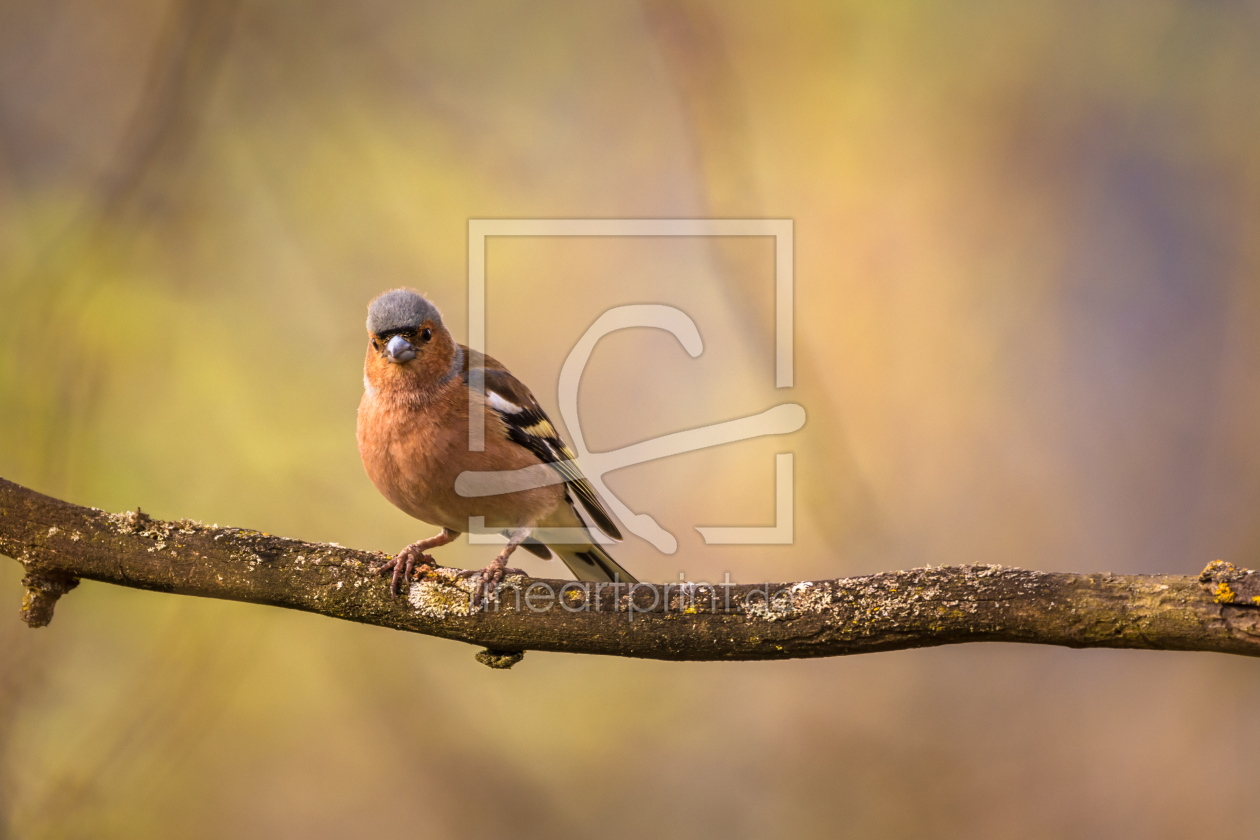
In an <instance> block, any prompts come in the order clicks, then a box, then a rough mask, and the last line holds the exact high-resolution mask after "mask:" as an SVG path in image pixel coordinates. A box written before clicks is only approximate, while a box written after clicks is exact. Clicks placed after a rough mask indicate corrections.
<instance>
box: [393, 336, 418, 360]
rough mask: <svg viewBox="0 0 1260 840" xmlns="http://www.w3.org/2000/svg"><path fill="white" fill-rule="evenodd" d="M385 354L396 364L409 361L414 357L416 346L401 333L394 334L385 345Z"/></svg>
mask: <svg viewBox="0 0 1260 840" xmlns="http://www.w3.org/2000/svg"><path fill="white" fill-rule="evenodd" d="M385 356H386V357H387V358H388V359H389V360H390V362H392V363H393V364H396V365H401V364H402V363H403V362H410V361H411V360H412V359H414V358H415V357H416V348H415V347H414V346H413V345H412V343H411V342H410V341H408V340H407V339H405V338H403V337H402V336H401V335H396V336H394V337H393V338H391V339H390V340H389V343H388V344H386V345H385Z"/></svg>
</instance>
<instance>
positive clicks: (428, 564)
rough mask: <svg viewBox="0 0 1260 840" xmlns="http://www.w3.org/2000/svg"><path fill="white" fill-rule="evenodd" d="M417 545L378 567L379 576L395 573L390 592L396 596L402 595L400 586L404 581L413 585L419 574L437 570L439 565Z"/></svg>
mask: <svg viewBox="0 0 1260 840" xmlns="http://www.w3.org/2000/svg"><path fill="white" fill-rule="evenodd" d="M417 545H418V544H417V543H412V544H411V545H409V546H407V547H406V548H404V549H403V550H402V551H400V552H398V555H397V556H395V557H394V558H393V559H392V560H386V561H385V562H384V563H382V564H381V565H379V566H377V567H376V573H377V574H378V575H384V574H389V573H390V572H393V577H391V578H390V581H389V591H390V592H392V593H393V594H394V595H398V594H400V593H401V591H402V590H401V589H400V588H399V586H398V584H399V582H400V581H402V580H406V581H407V582H408V583H411V581H412V580H414V579H415V577H416V573H417V572H423V571H425V570H430V571H431V570H433V569H435V568H437V563H434V562H433V558H432V557H431V556H430V555H428V554H425V553H424V549H422V548H418V547H417Z"/></svg>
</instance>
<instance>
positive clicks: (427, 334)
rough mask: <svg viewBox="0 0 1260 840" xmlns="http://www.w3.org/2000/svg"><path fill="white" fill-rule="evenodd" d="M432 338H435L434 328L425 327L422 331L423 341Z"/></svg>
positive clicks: (421, 338)
mask: <svg viewBox="0 0 1260 840" xmlns="http://www.w3.org/2000/svg"><path fill="white" fill-rule="evenodd" d="M430 338H433V330H431V329H429V328H428V327H425V328H424V329H423V330H422V331H421V332H420V340H421V341H428V340H429V339H430Z"/></svg>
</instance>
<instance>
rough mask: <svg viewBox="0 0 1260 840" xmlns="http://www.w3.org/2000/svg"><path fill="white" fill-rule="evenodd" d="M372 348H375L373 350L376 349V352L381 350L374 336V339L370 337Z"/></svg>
mask: <svg viewBox="0 0 1260 840" xmlns="http://www.w3.org/2000/svg"><path fill="white" fill-rule="evenodd" d="M372 349H373V350H375V351H376V352H378V353H379V352H380V351H381V345H379V344H377V343H376V339H375V338H374V339H372Z"/></svg>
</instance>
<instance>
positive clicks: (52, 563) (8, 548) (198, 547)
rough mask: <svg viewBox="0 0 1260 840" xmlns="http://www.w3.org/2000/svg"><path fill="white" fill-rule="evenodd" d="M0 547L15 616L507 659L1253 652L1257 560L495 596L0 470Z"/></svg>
mask: <svg viewBox="0 0 1260 840" xmlns="http://www.w3.org/2000/svg"><path fill="white" fill-rule="evenodd" d="M0 552H3V553H5V554H7V555H9V556H11V557H13V558H15V559H17V560H18V561H19V562H20V563H22V565H23V566H24V567H25V569H26V577H25V578H24V579H23V583H24V584H25V585H26V587H27V594H26V597H25V598H24V599H23V607H22V617H23V619H24V620H26V621H27V623H28V624H30V626H32V627H38V626H42V625H44V624H47V623H48V621H49V620H51V618H52V610H53V605H54V604H55V602H56V600H57V598H58V597H60V596H61V595H63V594H64V593H66V592H68V591H69V590H70V589H71V588H73V587H74V585H75V584H76V583H77V582H78V581H79V580H80V579H85V580H94V581H100V582H103V583H112V584H116V585H119V586H129V587H133V588H136V589H148V590H152V591H156V592H170V593H177V594H181V595H199V596H202V597H207V598H224V599H228V600H234V601H248V602H251V603H258V604H268V605H271V606H277V607H287V608H289V609H296V610H304V611H306V612H313V613H319V614H321V615H327V616H333V617H336V618H343V619H346V620H349V621H358V622H362V623H364V624H377V625H380V626H383V627H393V628H395V629H398V630H409V631H411V632H414V633H424V634H427V635H431V636H441V637H443V638H447V639H456V640H459V641H463V642H468V643H471V644H476V645H481V646H484V647H485V648H487V650H486V651H484V652H483V653H482V654H481V655H479V656H478V659H479V660H480V661H482V662H483V663H485V664H487V665H489V666H491V667H496V668H507V667H511V666H512V665H513V664H515V663H516V662H517V661H519V659H520V654H521V653H522V652H524V651H527V650H548V651H564V652H568V653H593V654H604V655H612V656H633V657H644V658H649V659H673V660H751V659H790V658H797V657H815V656H843V655H847V654H854V653H870V652H874V651H884V650H897V649H902V648H915V647H929V646H933V645H947V644H957V643H960V642H1025V643H1032V644H1049V645H1064V646H1067V647H1078V648H1083V647H1109V648H1145V649H1151V650H1202V651H1217V652H1220V653H1237V654H1244V655H1249V656H1260V574H1256V573H1255V572H1252V571H1247V570H1242V569H1235V568H1234V567H1233V566H1231V565H1230V564H1227V563H1221V562H1219V561H1217V562H1214V563H1212V564H1210V565H1209V566H1208V567H1207V568H1206V569H1205V570H1204V571H1203V573H1202V574H1201V575H1199V576H1197V577H1189V576H1184V575H1112V574H1065V573H1051V572H1037V571H1028V570H1024V569H1015V568H1008V567H1003V566H953V567H936V568H924V569H911V570H909V571H900V572H884V573H881V574H875V575H869V576H866V577H859V578H847V579H839V580H816V581H800V582H796V583H778V584H751V585H750V584H730V583H715V585H711V586H705V585H691V586H684V585H681V584H677V583H671V584H664V585H654V584H638V585H636V586H634V587H633V589H632V590H630V591H628V587H626V586H625V585H620V586H616V587H614V586H613V585H611V584H583V583H577V582H575V581H558V580H541V579H533V578H523V577H509V578H508V579H507V580H506V581H505V586H504V588H503V589H502V590H501V592H500V597H499V598H498V600H497V602H494V603H491V604H490V605H489V606H488V607H487V608H486V609H483V610H474V609H473V608H472V607H471V605H470V599H469V593H470V588H471V584H470V583H469V581H468V580H467V579H466V578H464V577H461V576H459V575H458V573H457V572H456V571H454V570H449V569H439V570H437V571H436V572H434V573H432V574H430V575H428V576H427V577H425V578H424V579H422V580H419V581H416V582H414V583H412V584H411V585H410V587H409V590H408V591H407V593H406V594H405V596H404V597H393V596H391V595H390V594H389V591H388V585H387V581H385V580H383V579H382V578H380V577H377V576H376V575H375V574H374V567H375V566H376V565H378V564H379V563H380V561H382V560H383V559H385V557H384V555H381V554H379V553H377V554H372V553H368V552H363V551H355V550H353V549H349V548H343V547H341V546H338V545H328V544H320V543H308V542H302V541H300V540H293V539H286V538H283V537H275V536H271V535H269V534H263V533H259V532H257V531H250V530H245V529H241V528H222V527H218V526H206V525H202V524H200V523H198V522H193V521H190V520H179V521H174V522H162V521H158V520H155V519H151V518H149V517H148V516H146V515H145V514H143V513H142V512H140V511H139V510H137V511H133V512H128V513H123V514H113V513H106V512H104V511H100V510H96V509H93V508H84V507H79V506H78V505H73V504H70V503H68V502H63V501H59V500H57V499H53V498H50V497H48V496H44V495H41V494H39V493H36V492H34V491H32V490H28V489H26V488H24V487H21V486H19V485H17V484H13V483H11V482H8V481H5V480H3V479H0Z"/></svg>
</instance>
